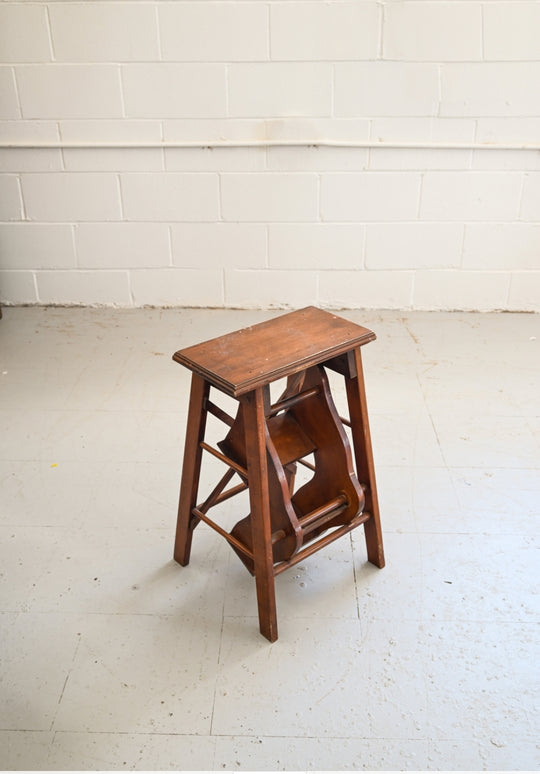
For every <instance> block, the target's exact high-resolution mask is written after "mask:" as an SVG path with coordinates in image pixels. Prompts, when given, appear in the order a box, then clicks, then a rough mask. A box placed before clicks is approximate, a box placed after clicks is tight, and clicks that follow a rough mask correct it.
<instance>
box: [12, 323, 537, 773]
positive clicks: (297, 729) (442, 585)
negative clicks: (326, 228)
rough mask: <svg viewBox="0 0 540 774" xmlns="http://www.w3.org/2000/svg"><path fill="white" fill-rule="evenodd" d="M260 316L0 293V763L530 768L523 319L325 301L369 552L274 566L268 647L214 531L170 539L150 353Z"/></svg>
mask: <svg viewBox="0 0 540 774" xmlns="http://www.w3.org/2000/svg"><path fill="white" fill-rule="evenodd" d="M274 314H276V313H275V312H256V311H249V312H247V311H245V312H241V311H223V310H219V311H205V310H149V309H141V310H129V311H115V310H98V309H94V310H84V309H37V308H28V309H24V308H20V309H10V308H7V309H4V318H3V320H1V321H0V353H1V354H0V363H1V373H0V412H1V422H2V430H1V448H2V452H1V462H0V465H1V489H2V494H1V506H0V507H1V510H0V532H1V549H0V551H1V556H0V563H1V564H0V611H1V616H0V619H1V632H0V653H1V665H0V669H1V675H0V729H2V730H1V731H0V764H1V766H2V768H3V769H69V770H76V769H93V770H110V769H145V770H152V769H182V770H190V769H202V770H224V769H225V770H246V769H249V770H257V769H259V770H276V769H287V770H308V769H324V770H329V769H338V770H339V769H374V770H389V769H404V770H407V769H410V770H419V769H433V770H437V769H446V770H448V769H453V770H460V769H467V770H470V769H474V770H479V769H512V770H515V769H537V768H538V767H539V765H540V749H539V745H538V740H539V739H540V729H539V728H538V718H539V713H538V687H539V669H540V653H539V647H538V624H539V621H540V603H539V596H538V580H539V572H540V555H539V552H538V547H539V532H540V407H539V396H540V380H539V375H540V316H538V315H537V316H534V315H511V314H501V315H474V314H440V313H410V314H403V313H391V312H385V313H373V312H369V313H361V312H356V311H355V312H342V313H340V314H342V315H343V316H345V317H348V318H350V319H352V320H355V321H356V322H359V323H361V324H364V325H366V326H367V327H370V328H372V329H373V330H375V332H376V333H377V336H378V340H377V341H376V342H375V343H372V344H369V345H367V346H366V347H365V348H364V358H365V361H364V362H365V370H366V379H367V389H368V398H369V407H370V415H371V426H372V436H373V446H374V454H375V462H376V468H377V473H378V485H379V497H380V502H381V512H382V521H383V527H384V536H385V548H386V558H387V566H386V568H385V569H384V570H377V569H376V568H374V567H373V566H371V565H368V564H367V563H366V556H365V547H364V540H363V534H362V532H361V530H357V531H356V532H355V533H353V535H352V536H346V537H345V538H342V539H341V540H340V541H337V542H336V543H333V544H332V545H330V546H329V547H327V548H326V549H325V550H324V551H321V552H319V553H318V554H316V555H315V556H313V557H311V558H310V559H309V560H306V561H305V562H304V563H303V564H301V565H299V566H297V567H296V568H294V569H292V570H290V571H289V572H287V573H284V574H283V575H281V576H279V578H278V579H277V602H278V621H279V634H280V637H279V640H278V641H277V642H276V643H275V644H273V645H270V644H269V643H268V642H267V641H266V640H264V639H263V638H262V637H261V636H260V635H259V633H258V624H257V617H256V605H255V589H254V582H253V579H252V578H251V577H250V576H249V574H248V573H247V572H246V571H245V569H244V568H243V566H242V565H241V563H240V562H239V561H238V559H237V557H236V556H235V555H234V554H233V552H232V551H231V550H230V548H229V547H228V546H227V545H226V543H225V542H224V541H223V540H222V539H221V538H220V537H219V536H218V535H216V534H215V533H213V532H212V531H210V530H209V529H208V528H207V527H206V526H204V525H203V526H200V527H199V528H198V530H197V532H196V534H195V540H194V548H193V553H192V561H191V564H190V566H189V568H181V567H180V566H178V565H176V564H175V563H174V562H173V561H172V560H171V554H172V543H173V537H174V527H175V518H176V504H177V494H178V483H179V476H180V469H181V456H182V447H183V437H184V430H185V420H186V409H187V400H188V388H189V373H188V372H187V371H185V370H184V369H183V368H181V367H180V366H178V365H176V364H174V363H173V362H172V361H171V355H172V353H173V352H174V351H175V350H176V349H179V348H180V347H183V346H186V345H188V344H191V343H196V342H198V341H201V340H204V339H207V338H210V337H213V336H216V335H219V334H221V333H223V332H226V331H229V330H234V329H236V328H239V327H243V326H245V325H250V324H252V323H254V322H258V321H260V320H263V319H268V318H270V317H271V316H273V315H274ZM336 400H337V402H338V404H339V403H340V401H342V400H343V392H342V390H341V389H337V392H336ZM212 432H217V430H215V431H214V430H212ZM216 465H218V466H219V463H217V462H216ZM221 472H223V471H221ZM215 474H216V470H215V469H213V468H212V465H210V467H209V468H208V469H205V473H204V476H203V488H204V487H206V486H207V485H210V482H211V481H213V480H214V475H215ZM233 504H234V507H235V508H236V510H234V509H233ZM243 507H244V505H243V503H235V501H234V500H233V501H229V504H228V506H227V507H225V506H224V510H223V514H222V517H223V523H225V524H229V525H232V524H233V523H234V522H235V521H236V520H237V519H238V517H239V516H240V517H241V516H244V515H246V513H247V511H244V510H242V508H243ZM239 508H240V511H242V512H240V513H239V512H238V509H239ZM216 515H217V512H216Z"/></svg>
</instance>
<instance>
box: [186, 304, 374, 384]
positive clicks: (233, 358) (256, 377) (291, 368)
mask: <svg viewBox="0 0 540 774" xmlns="http://www.w3.org/2000/svg"><path fill="white" fill-rule="evenodd" d="M374 339H375V334H374V333H373V331H370V330H368V329H367V328H363V327H362V326H360V325H356V324H355V323H352V322H349V321H348V320H344V319H343V318H342V317H337V316H336V315H335V314H332V313H330V312H325V311H323V310H322V309H317V308H316V307H314V306H308V307H306V308H305V309H300V310H298V311H296V312H289V313H288V314H284V315H281V316H280V317H275V318H274V319H272V320H267V321H266V322H262V323H258V324H257V325H252V326H250V327H249V328H242V330H239V331H235V332H234V333H227V334H226V335H225V336H219V337H218V338H216V339H210V340H209V341H205V342H202V343H201V344H195V345H194V346H192V347H187V348H186V349H181V350H179V351H178V352H175V354H174V355H173V360H175V361H176V362H177V363H180V364H181V365H183V366H186V368H189V369H190V370H191V371H194V372H195V373H197V374H199V375H200V376H202V377H203V378H204V379H206V380H207V381H208V382H210V383H211V384H213V385H214V386H215V387H217V388H218V389H220V390H222V392H225V393H227V395H231V396H233V397H235V398H237V397H238V396H240V395H243V394H245V393H246V392H250V391H251V390H254V389H255V388H257V387H262V386H263V385H265V384H269V383H270V382H273V381H275V380H276V379H280V378H282V377H284V376H290V375H291V374H294V373H297V372H298V371H303V370H304V369H305V368H309V367H310V366H313V365H317V364H318V363H322V362H323V361H325V360H329V359H330V358H333V357H337V356H338V355H343V354H344V353H346V352H349V351H350V350H351V349H355V348H356V347H359V346H361V345H362V344H367V342H368V341H373V340H374Z"/></svg>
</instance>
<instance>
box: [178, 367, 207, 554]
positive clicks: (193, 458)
mask: <svg viewBox="0 0 540 774" xmlns="http://www.w3.org/2000/svg"><path fill="white" fill-rule="evenodd" d="M209 391H210V385H209V383H208V382H207V381H205V380H204V379H203V378H202V377H201V376H199V375H198V374H195V373H194V374H193V375H192V377H191V394H190V398H189V410H188V419H187V428H186V441H185V446H184V464H183V467H182V482H181V484H180V500H179V503H178V520H177V523H176V540H175V543H174V558H175V560H176V561H177V562H178V563H179V564H181V565H183V566H184V567H185V566H186V565H187V564H189V556H190V553H191V539H192V536H193V527H192V525H191V511H192V509H193V508H194V507H195V506H196V504H197V492H198V490H199V477H200V472H201V457H202V449H201V445H200V444H201V441H202V440H203V439H204V431H205V428H206V409H205V408H204V402H205V399H206V398H207V397H208V393H209Z"/></svg>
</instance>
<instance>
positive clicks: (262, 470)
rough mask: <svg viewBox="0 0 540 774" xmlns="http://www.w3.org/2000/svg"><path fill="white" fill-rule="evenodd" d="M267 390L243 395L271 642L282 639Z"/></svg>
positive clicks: (255, 536)
mask: <svg viewBox="0 0 540 774" xmlns="http://www.w3.org/2000/svg"><path fill="white" fill-rule="evenodd" d="M265 391H266V397H267V398H268V388H267V387H261V388H258V389H256V390H253V392H250V393H248V394H247V395H246V396H245V397H243V398H242V404H243V407H244V408H243V410H244V423H245V437H246V457H247V471H248V481H249V501H250V509H251V531H252V540H253V542H252V546H253V557H254V565H255V582H256V586H257V604H258V609H259V628H260V631H261V634H262V635H264V637H266V639H267V640H270V642H275V641H276V640H277V638H278V631H277V614H276V594H275V588H274V568H273V556H272V529H271V523H270V500H269V495H268V459H267V452H266V421H265V412H264V409H265Z"/></svg>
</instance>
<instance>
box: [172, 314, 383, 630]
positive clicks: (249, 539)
mask: <svg viewBox="0 0 540 774" xmlns="http://www.w3.org/2000/svg"><path fill="white" fill-rule="evenodd" d="M374 339H375V334H374V333H373V332H372V331H370V330H368V329H367V328H363V327H361V326H359V325H356V324H355V323H352V322H349V321H347V320H344V319H342V318H340V317H337V316H336V315H334V314H331V313H329V312H326V311H323V310H320V309H317V308H315V307H307V308H306V309H301V310H299V311H296V312H290V313H289V314H284V315H281V316H280V317H276V318H274V319H272V320H269V321H267V322H263V323H259V324H258V325H253V326H251V327H249V328H244V329H242V330H239V331H236V332H234V333H229V334H226V335H224V336H220V337H219V338H215V339H211V340H210V341H206V342H203V343H201V344H196V345H195V346H191V347H187V348H186V349H182V350H179V351H178V352H176V353H175V354H174V355H173V359H174V360H175V361H176V362H178V363H180V364H181V365H183V366H185V367H186V368H188V369H189V370H190V371H192V377H191V394H190V401H189V411H188V419H187V429H186V440H185V449H184V462H183V468H182V480H181V487H180V502H179V507H178V522H177V528H176V540H175V547H174V558H175V560H176V561H177V562H179V563H180V564H181V565H184V566H185V565H187V564H188V563H189V558H190V551H191V542H192V537H193V532H194V530H195V528H196V526H197V525H198V524H199V523H200V522H201V521H203V522H205V523H206V524H208V525H209V526H210V527H212V528H213V529H214V530H216V531H217V532H218V533H220V534H221V535H222V536H223V537H224V538H225V539H226V540H227V541H228V542H229V543H230V545H231V546H232V548H233V549H234V551H235V552H236V553H237V554H238V556H239V557H240V559H241V560H242V562H243V563H244V565H245V566H246V567H247V569H248V570H249V572H250V573H251V574H252V575H254V576H255V582H256V589H257V603H258V612H259V625H260V631H261V633H262V634H263V635H264V636H265V637H266V638H267V639H268V640H270V642H274V641H275V640H277V636H278V631H277V616H276V599H275V588H274V578H275V576H276V575H278V574H279V573H281V572H283V571H284V570H286V569H287V568H289V567H292V566H293V565H295V564H296V563H297V562H300V561H302V560H303V559H305V558H306V557H308V556H310V555H311V554H313V553H315V552H316V551H318V550H319V549H321V548H323V547H324V546H326V545H328V544H329V543H331V542H332V541H334V540H337V539H338V538H339V537H341V536H342V535H345V534H346V533H348V532H350V531H351V530H353V529H354V528H355V527H358V526H359V525H360V524H363V525H364V533H365V539H366V547H367V555H368V560H369V561H370V562H372V563H373V564H374V565H376V566H377V567H384V551H383V542H382V533H381V525H380V519H379V506H378V501H377V487H376V483H375V470H374V465H373V454H372V449H371V438H370V432H369V421H368V411H367V406H366V393H365V386H364V377H363V371H362V360H361V351H360V348H361V347H362V346H363V345H364V344H367V343H368V342H370V341H373V340H374ZM327 370H331V371H334V372H337V373H338V374H340V375H341V376H343V377H344V380H345V389H346V395H347V405H348V410H349V417H348V418H344V417H340V416H339V414H338V412H337V409H336V406H335V404H334V400H333V398H332V395H331V392H330V386H329V381H328V377H327V374H326V371H327ZM278 379H285V380H286V382H285V388H284V391H283V393H282V394H281V396H280V397H279V399H278V400H277V401H276V402H274V403H272V402H271V398H270V385H271V383H272V382H275V381H277V380H278ZM212 388H214V389H215V390H217V391H219V392H222V393H225V394H226V395H228V396H230V397H232V398H235V399H236V400H237V401H238V405H237V411H236V416H235V417H234V418H233V417H232V416H230V415H229V414H227V413H226V412H225V411H224V410H223V409H222V408H220V407H219V406H218V405H217V404H216V403H214V402H213V401H212V400H210V390H211V389H212ZM212 397H213V396H212ZM209 413H210V414H212V415H213V416H215V417H217V418H218V419H219V420H221V421H222V422H223V423H224V425H225V426H226V428H227V430H226V434H225V435H224V438H223V440H222V441H220V442H219V443H218V444H217V446H218V448H215V447H213V446H211V445H210V444H208V443H206V441H205V431H206V420H207V416H208V414H209ZM346 428H348V432H349V433H350V437H351V438H352V447H353V450H354V463H353V454H352V453H351V445H350V443H349V439H348V435H347V432H346ZM203 452H206V453H209V454H211V455H213V456H214V457H217V458H218V459H219V460H220V461H221V462H222V463H224V465H225V468H226V472H225V474H224V475H223V477H222V478H221V480H220V481H219V482H218V483H217V484H216V486H215V487H214V489H213V490H212V491H211V492H210V494H209V495H208V496H207V497H206V499H205V500H204V501H202V502H198V490H199V480H200V471H201V460H202V455H203ZM298 464H300V465H302V466H304V467H305V468H307V470H308V471H309V473H308V477H309V480H307V481H306V482H305V483H301V485H300V486H297V484H298V478H300V477H299V476H298V478H297V465H298ZM235 476H237V477H238V478H239V479H240V482H239V483H237V484H235V485H232V486H230V483H231V481H232V479H233V478H234V477H235ZM245 490H248V493H249V509H250V512H249V514H248V515H247V516H245V517H244V518H242V519H241V520H240V521H238V522H237V524H236V525H235V526H234V527H233V528H232V530H231V531H230V532H228V531H226V530H225V529H224V528H223V527H221V526H219V525H218V524H217V523H216V522H214V521H212V520H211V519H210V518H209V516H208V512H209V511H210V510H211V508H213V507H214V506H216V505H219V504H220V503H222V502H224V501H225V500H227V499H229V498H231V497H234V496H235V495H237V494H239V493H240V492H243V491H245Z"/></svg>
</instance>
